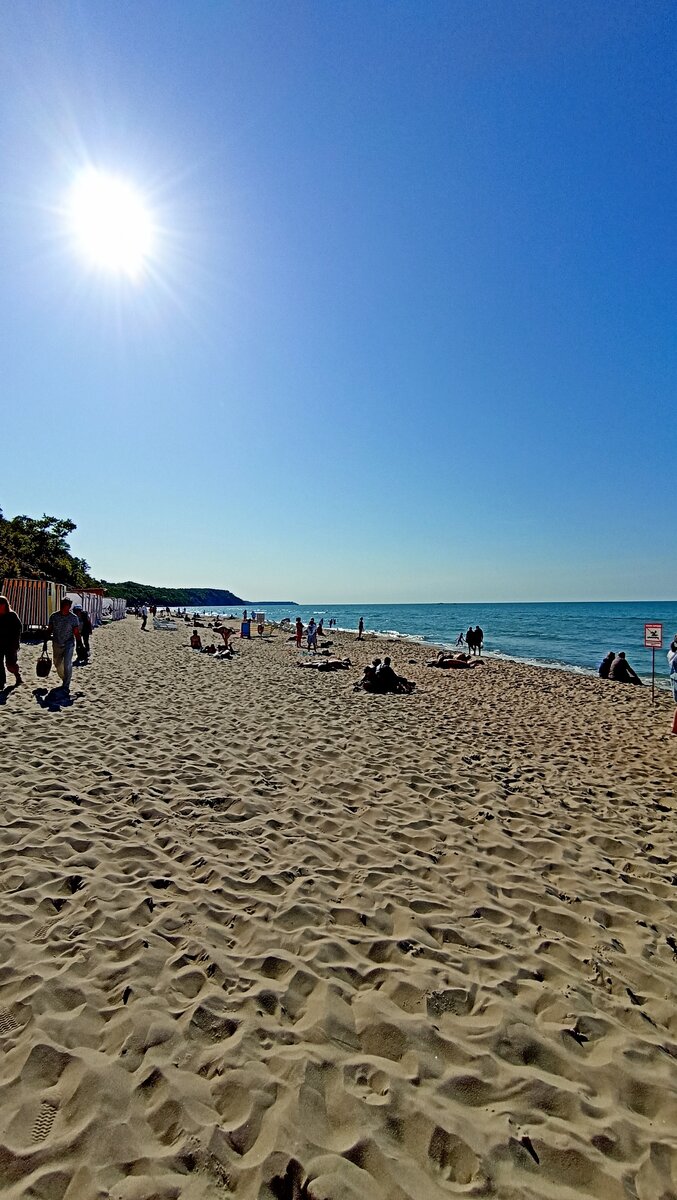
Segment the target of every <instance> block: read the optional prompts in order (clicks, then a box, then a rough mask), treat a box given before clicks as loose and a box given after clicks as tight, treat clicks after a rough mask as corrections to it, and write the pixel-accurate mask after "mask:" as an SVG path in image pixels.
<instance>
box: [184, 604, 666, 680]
mask: <svg viewBox="0 0 677 1200" xmlns="http://www.w3.org/2000/svg"><path fill="white" fill-rule="evenodd" d="M191 612H197V613H199V614H200V616H204V617H206V618H212V619H213V618H215V617H219V618H220V619H221V620H224V621H227V620H232V621H235V622H237V624H238V626H239V623H240V620H241V618H240V617H239V616H233V617H228V616H227V615H224V614H222V613H214V612H209V613H207V612H204V613H203V612H202V611H201V610H200V609H192V610H191ZM172 616H173V617H174V618H175V619H176V618H177V616H178V614H175V613H173V614H172ZM178 619H181V620H182V619H183V617H182V616H180V617H178ZM266 623H267V624H268V625H271V626H273V627H274V628H275V629H278V630H279V629H280V628H281V626H280V623H279V622H277V621H274V620H269V621H267V622H266ZM334 633H340V634H343V635H347V636H352V637H353V638H354V639H355V641H357V640H358V638H357V632H356V630H354V629H347V628H344V627H341V626H339V627H338V629H336V630H326V631H325V634H324V636H325V638H329V637H331V636H332V634H334ZM254 637H256V634H255V633H254V634H252V638H254ZM369 638H371V639H375V640H380V641H384V642H389V643H390V644H392V645H400V646H417V647H420V648H422V649H426V650H430V652H431V656H434V655H435V654H436V653H437V652H438V651H439V650H450V651H457V650H458V649H460V648H461V647H457V646H456V645H455V643H453V642H444V641H434V642H433V641H428V640H426V639H425V637H418V636H416V635H415V634H409V633H399V632H397V631H396V630H381V631H379V630H367V629H365V631H364V636H363V638H362V640H363V641H366V640H367V639H369ZM659 653H660V654H663V655H664V654H665V653H666V651H664V650H662V651H659ZM482 657H483V658H486V659H491V660H493V661H497V662H509V663H518V664H521V665H522V666H526V667H537V668H539V669H540V670H543V671H558V672H563V673H565V674H571V675H575V676H583V677H584V678H589V679H597V678H599V675H598V671H597V668H595V667H582V666H578V665H577V664H575V663H566V662H561V661H555V660H543V659H537V658H525V657H521V656H519V655H512V654H505V653H503V652H502V651H500V650H483V651H482ZM657 665H658V664H657ZM638 673H639V675H640V678H641V679H642V681H643V684H644V687H649V688H650V687H651V676H648V677H647V676H646V674H644V675H643V674H642V673H641V672H638ZM619 686H628V685H619ZM655 686H656V691H661V692H666V693H667V694H670V691H671V687H670V681H669V678H668V676H667V675H666V674H664V673H661V672H659V671H657V672H656V682H655Z"/></svg>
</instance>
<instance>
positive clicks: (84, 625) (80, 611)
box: [73, 604, 92, 663]
mask: <svg viewBox="0 0 677 1200" xmlns="http://www.w3.org/2000/svg"><path fill="white" fill-rule="evenodd" d="M73 612H74V613H75V615H76V617H77V618H78V621H79V622H80V637H81V638H82V645H81V646H78V655H77V660H76V661H77V662H80V663H86V662H89V638H90V634H91V633H92V622H91V620H90V617H89V613H87V612H85V610H84V608H83V607H82V605H80V604H76V605H75V607H74V608H73Z"/></svg>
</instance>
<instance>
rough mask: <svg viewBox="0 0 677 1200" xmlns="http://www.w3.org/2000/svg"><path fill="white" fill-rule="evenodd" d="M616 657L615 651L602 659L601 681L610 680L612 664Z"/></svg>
mask: <svg viewBox="0 0 677 1200" xmlns="http://www.w3.org/2000/svg"><path fill="white" fill-rule="evenodd" d="M615 657H616V654H615V651H613V650H610V651H609V653H608V654H605V655H604V658H603V659H602V661H601V663H600V664H599V677H600V679H608V678H609V671H610V670H611V664H612V662H613V661H614V659H615Z"/></svg>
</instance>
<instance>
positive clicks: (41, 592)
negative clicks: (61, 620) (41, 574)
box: [2, 579, 66, 629]
mask: <svg viewBox="0 0 677 1200" xmlns="http://www.w3.org/2000/svg"><path fill="white" fill-rule="evenodd" d="M2 594H3V596H6V597H7V599H8V600H9V605H10V608H13V609H14V611H15V612H16V613H17V614H18V616H19V619H20V620H21V624H22V625H23V627H24V629H46V628H47V623H48V621H49V618H50V617H51V615H52V613H54V612H56V611H57V610H58V608H59V605H60V604H61V601H62V600H63V598H64V596H65V595H66V588H65V586H64V585H63V583H53V582H52V581H51V580H49V579H3V581H2Z"/></svg>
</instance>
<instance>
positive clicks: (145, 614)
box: [141, 604, 148, 629]
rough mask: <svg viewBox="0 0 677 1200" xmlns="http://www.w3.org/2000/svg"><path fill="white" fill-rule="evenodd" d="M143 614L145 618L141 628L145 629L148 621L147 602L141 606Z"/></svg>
mask: <svg viewBox="0 0 677 1200" xmlns="http://www.w3.org/2000/svg"><path fill="white" fill-rule="evenodd" d="M141 616H142V617H143V620H142V622H141V628H142V629H145V628H146V623H147V621H148V605H147V604H143V605H142V606H141Z"/></svg>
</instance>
